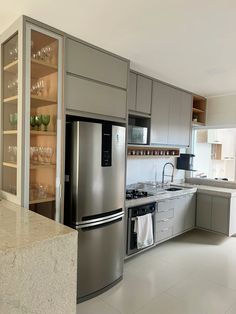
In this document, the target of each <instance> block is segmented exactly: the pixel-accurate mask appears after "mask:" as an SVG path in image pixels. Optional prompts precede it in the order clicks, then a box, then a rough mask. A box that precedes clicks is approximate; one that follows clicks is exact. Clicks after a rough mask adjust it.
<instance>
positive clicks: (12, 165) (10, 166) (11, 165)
mask: <svg viewBox="0 0 236 314" xmlns="http://www.w3.org/2000/svg"><path fill="white" fill-rule="evenodd" d="M2 164H3V166H4V167H9V168H15V169H16V168H17V164H16V163H13V162H3V163H2Z"/></svg>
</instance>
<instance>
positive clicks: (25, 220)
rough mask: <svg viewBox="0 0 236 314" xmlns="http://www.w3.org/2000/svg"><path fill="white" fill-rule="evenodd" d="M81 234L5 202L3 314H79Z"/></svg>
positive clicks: (0, 232)
mask: <svg viewBox="0 0 236 314" xmlns="http://www.w3.org/2000/svg"><path fill="white" fill-rule="evenodd" d="M76 285H77V232H76V231H74V230H73V229H70V228H68V227H65V226H63V225H61V224H58V223H56V222H54V221H52V220H50V219H47V218H45V217H43V216H40V215H38V214H35V213H34V212H31V211H29V210H26V209H23V208H21V207H19V206H17V205H15V204H12V203H10V202H7V201H4V200H2V201H0V313H1V314H54V313H55V314H65V313H66V314H75V313H76Z"/></svg>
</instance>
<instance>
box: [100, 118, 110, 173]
mask: <svg viewBox="0 0 236 314" xmlns="http://www.w3.org/2000/svg"><path fill="white" fill-rule="evenodd" d="M111 166H112V125H111V124H103V125H102V167H111Z"/></svg>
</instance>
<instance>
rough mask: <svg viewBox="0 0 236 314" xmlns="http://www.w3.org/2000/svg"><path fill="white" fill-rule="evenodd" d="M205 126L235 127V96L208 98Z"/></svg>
mask: <svg viewBox="0 0 236 314" xmlns="http://www.w3.org/2000/svg"><path fill="white" fill-rule="evenodd" d="M206 125H207V126H210V127H211V126H212V127H213V126H214V127H236V95H228V96H218V97H211V98H208V99H207V115H206Z"/></svg>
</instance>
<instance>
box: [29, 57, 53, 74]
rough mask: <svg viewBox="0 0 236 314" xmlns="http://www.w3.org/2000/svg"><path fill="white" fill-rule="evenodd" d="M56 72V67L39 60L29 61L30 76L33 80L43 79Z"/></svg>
mask: <svg viewBox="0 0 236 314" xmlns="http://www.w3.org/2000/svg"><path fill="white" fill-rule="evenodd" d="M57 71H58V68H57V65H54V64H50V63H47V62H45V61H41V60H35V59H31V76H32V77H33V78H39V77H43V76H46V75H49V74H52V73H55V72H57Z"/></svg>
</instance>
